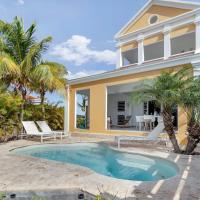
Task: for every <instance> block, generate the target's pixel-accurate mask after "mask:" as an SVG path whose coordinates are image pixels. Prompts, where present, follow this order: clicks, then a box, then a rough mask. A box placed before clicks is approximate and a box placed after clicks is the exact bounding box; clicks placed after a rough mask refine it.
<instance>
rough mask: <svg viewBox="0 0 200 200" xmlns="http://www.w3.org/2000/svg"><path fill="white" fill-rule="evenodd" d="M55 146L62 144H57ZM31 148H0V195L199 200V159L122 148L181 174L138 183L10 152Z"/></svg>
mask: <svg viewBox="0 0 200 200" xmlns="http://www.w3.org/2000/svg"><path fill="white" fill-rule="evenodd" d="M102 140H103V139H102V138H79V137H73V138H70V139H66V140H63V141H62V143H73V142H82V141H87V142H98V141H102ZM57 143H61V142H60V141H59V140H58V141H57ZM34 144H38V142H34V141H27V140H18V141H13V142H9V143H6V144H1V145H0V191H4V192H5V191H7V192H18V193H20V192H22V191H29V192H30V191H34V192H36V193H38V194H41V192H44V191H48V192H54V196H55V191H59V192H58V193H59V194H62V192H63V198H61V197H60V198H59V199H66V194H67V191H68V190H76V191H79V190H80V189H82V190H83V191H87V192H88V193H91V194H94V195H96V194H98V193H99V191H100V192H102V193H109V194H110V195H114V196H115V195H117V197H118V199H125V198H126V199H142V200H143V199H153V200H157V199H159V200H160V199H163V200H165V199H166V200H193V199H194V200H198V199H200V170H199V168H200V156H185V155H176V154H173V153H167V152H164V151H158V150H153V149H149V148H145V149H143V148H133V147H131V148H130V147H129V148H122V150H123V151H129V152H137V153H144V154H147V155H156V156H160V157H163V158H167V159H169V160H172V161H174V162H176V163H177V164H178V166H179V168H180V173H179V174H178V175H177V176H176V177H173V178H170V179H169V180H161V181H157V182H139V181H126V180H119V179H115V178H110V177H107V176H103V175H100V174H97V173H95V172H93V171H91V170H89V169H87V168H84V167H80V166H77V165H72V164H66V163H60V162H56V161H49V160H44V159H40V158H33V157H25V156H19V155H15V154H13V153H12V154H11V153H10V152H9V150H11V149H13V148H17V147H21V146H27V145H34ZM48 192H47V193H46V194H48ZM47 199H50V198H47ZM51 199H58V198H51ZM67 199H70V198H67ZM72 199H74V198H72Z"/></svg>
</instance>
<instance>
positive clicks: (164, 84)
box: [132, 68, 189, 153]
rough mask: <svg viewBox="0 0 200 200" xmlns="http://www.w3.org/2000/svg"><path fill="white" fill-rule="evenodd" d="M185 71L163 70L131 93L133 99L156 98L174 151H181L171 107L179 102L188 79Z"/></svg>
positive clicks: (146, 99)
mask: <svg viewBox="0 0 200 200" xmlns="http://www.w3.org/2000/svg"><path fill="white" fill-rule="evenodd" d="M187 71H188V68H185V69H184V70H180V71H178V72H176V73H172V72H163V73H162V74H161V75H160V76H159V77H157V78H155V79H153V80H147V81H146V82H145V81H144V82H143V84H141V85H140V86H139V87H138V88H136V90H135V91H134V92H133V94H132V97H133V100H134V101H137V102H142V101H148V100H156V102H157V103H158V104H159V105H161V109H162V115H163V121H164V125H165V130H166V132H167V134H168V136H169V139H170V141H171V142H172V144H173V148H174V152H176V153H181V150H180V147H179V145H178V142H177V139H176V135H175V131H174V125H173V120H172V118H173V117H172V107H173V106H174V105H178V104H179V103H180V96H181V91H182V90H184V88H185V85H186V84H187V82H188V80H189V79H187V78H186V74H187Z"/></svg>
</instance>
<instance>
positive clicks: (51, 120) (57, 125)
mask: <svg viewBox="0 0 200 200" xmlns="http://www.w3.org/2000/svg"><path fill="white" fill-rule="evenodd" d="M44 107H45V110H46V112H45V120H46V121H47V122H48V124H49V126H50V127H51V128H52V130H63V129H64V107H63V106H59V103H57V104H44ZM42 109H43V106H42V105H32V104H26V110H25V112H24V120H29V121H40V120H43V117H44V116H43V114H42Z"/></svg>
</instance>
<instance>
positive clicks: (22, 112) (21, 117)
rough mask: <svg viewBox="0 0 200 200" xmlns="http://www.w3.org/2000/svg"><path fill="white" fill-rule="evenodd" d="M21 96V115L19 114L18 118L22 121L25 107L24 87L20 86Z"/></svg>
mask: <svg viewBox="0 0 200 200" xmlns="http://www.w3.org/2000/svg"><path fill="white" fill-rule="evenodd" d="M20 92H21V96H22V105H21V115H20V120H21V121H23V120H24V109H25V101H26V94H27V92H26V89H24V88H23V87H21V90H20Z"/></svg>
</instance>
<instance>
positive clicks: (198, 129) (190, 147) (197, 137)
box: [185, 119, 200, 155]
mask: <svg viewBox="0 0 200 200" xmlns="http://www.w3.org/2000/svg"><path fill="white" fill-rule="evenodd" d="M187 132H188V137H187V139H188V143H187V147H186V150H185V153H186V154H188V155H189V154H192V153H193V151H194V149H195V148H196V147H197V144H198V143H199V142H200V134H199V133H200V125H199V123H196V122H195V121H194V120H193V119H191V120H190V122H189V123H188V128H187Z"/></svg>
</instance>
